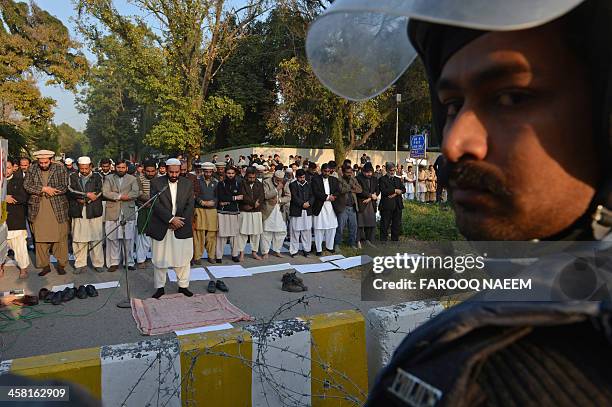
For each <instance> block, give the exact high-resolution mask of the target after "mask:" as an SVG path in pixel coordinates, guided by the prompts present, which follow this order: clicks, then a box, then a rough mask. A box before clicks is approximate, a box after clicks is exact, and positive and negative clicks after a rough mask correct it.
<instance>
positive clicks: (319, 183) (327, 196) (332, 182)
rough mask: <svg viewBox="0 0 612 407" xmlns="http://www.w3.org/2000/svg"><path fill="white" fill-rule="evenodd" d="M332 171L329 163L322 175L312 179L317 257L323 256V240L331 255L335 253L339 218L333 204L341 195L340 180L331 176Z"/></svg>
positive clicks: (325, 165)
mask: <svg viewBox="0 0 612 407" xmlns="http://www.w3.org/2000/svg"><path fill="white" fill-rule="evenodd" d="M331 173H332V169H331V168H330V167H329V165H328V164H327V163H325V164H323V165H322V166H321V175H315V176H313V177H312V182H311V184H312V193H313V195H314V197H315V202H314V205H313V207H312V214H313V222H312V223H313V228H314V237H315V247H316V250H317V256H321V255H322V254H323V240H325V247H326V248H327V251H328V252H330V253H335V251H334V238H335V235H336V228H337V227H338V218H337V217H336V212H335V211H334V208H333V205H332V203H333V202H334V201H335V200H336V198H337V197H338V196H339V195H340V184H339V183H338V179H337V178H335V177H332V176H331Z"/></svg>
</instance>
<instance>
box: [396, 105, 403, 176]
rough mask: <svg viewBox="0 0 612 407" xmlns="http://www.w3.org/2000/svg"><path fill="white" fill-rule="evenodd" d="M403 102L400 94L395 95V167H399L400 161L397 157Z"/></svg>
mask: <svg viewBox="0 0 612 407" xmlns="http://www.w3.org/2000/svg"><path fill="white" fill-rule="evenodd" d="M401 101H402V94H401V93H398V94H397V95H395V102H396V104H395V165H399V159H398V156H397V149H398V143H399V104H400V102H401Z"/></svg>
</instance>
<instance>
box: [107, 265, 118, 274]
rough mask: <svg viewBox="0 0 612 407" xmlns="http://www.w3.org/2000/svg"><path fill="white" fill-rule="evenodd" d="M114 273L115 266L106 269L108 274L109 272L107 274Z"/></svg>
mask: <svg viewBox="0 0 612 407" xmlns="http://www.w3.org/2000/svg"><path fill="white" fill-rule="evenodd" d="M115 271H117V266H110V267H109V268H108V272H109V273H114V272H115Z"/></svg>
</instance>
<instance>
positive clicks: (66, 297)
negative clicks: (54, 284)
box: [62, 287, 76, 302]
mask: <svg viewBox="0 0 612 407" xmlns="http://www.w3.org/2000/svg"><path fill="white" fill-rule="evenodd" d="M74 297H76V290H75V289H74V288H71V287H66V288H64V292H63V294H62V301H63V302H68V301H72V300H74Z"/></svg>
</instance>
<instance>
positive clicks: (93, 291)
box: [85, 284, 98, 297]
mask: <svg viewBox="0 0 612 407" xmlns="http://www.w3.org/2000/svg"><path fill="white" fill-rule="evenodd" d="M85 291H86V292H87V295H88V296H90V297H97V296H98V290H96V287H94V286H93V285H91V284H87V285H86V286H85Z"/></svg>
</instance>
